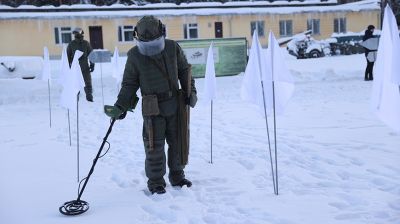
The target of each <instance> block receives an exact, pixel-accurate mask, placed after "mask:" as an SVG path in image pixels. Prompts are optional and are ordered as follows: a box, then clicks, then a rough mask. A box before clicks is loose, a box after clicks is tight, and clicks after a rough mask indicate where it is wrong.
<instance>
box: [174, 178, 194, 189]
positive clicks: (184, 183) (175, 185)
mask: <svg viewBox="0 0 400 224" xmlns="http://www.w3.org/2000/svg"><path fill="white" fill-rule="evenodd" d="M171 185H172V186H173V187H177V186H179V187H183V186H185V185H186V186H187V187H191V186H192V182H191V181H190V180H188V179H186V178H183V179H182V180H181V181H179V182H177V183H174V184H171Z"/></svg>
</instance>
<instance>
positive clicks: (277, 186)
mask: <svg viewBox="0 0 400 224" xmlns="http://www.w3.org/2000/svg"><path fill="white" fill-rule="evenodd" d="M272 69H273V66H272ZM272 104H273V108H274V141H275V142H274V143H275V144H274V145H275V183H276V195H278V194H279V185H278V149H277V147H278V146H277V143H276V115H275V82H274V73H273V70H272Z"/></svg>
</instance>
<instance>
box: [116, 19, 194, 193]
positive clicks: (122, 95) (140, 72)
mask: <svg viewBox="0 0 400 224" xmlns="http://www.w3.org/2000/svg"><path fill="white" fill-rule="evenodd" d="M134 32H135V38H136V43H137V45H136V46H135V47H133V48H131V49H130V50H129V51H128V58H127V61H126V65H125V71H124V76H123V81H122V86H121V90H120V92H119V94H118V99H117V101H116V103H115V104H114V105H115V106H114V107H113V109H111V110H110V111H109V113H111V114H113V116H111V117H113V118H116V119H123V118H124V117H125V114H126V111H127V110H129V109H130V108H131V102H132V101H133V100H134V98H135V97H136V92H137V90H138V89H139V88H140V91H141V95H142V115H143V134H142V135H143V143H144V148H145V152H146V160H145V172H146V176H147V178H148V181H147V187H148V189H149V191H150V192H151V193H152V194H154V193H156V194H163V193H165V192H166V191H165V187H166V183H165V180H164V175H165V173H166V162H167V164H168V168H169V175H168V178H169V182H170V183H171V185H172V186H178V187H183V186H187V187H190V186H191V185H192V182H191V181H189V180H188V179H186V178H185V173H184V170H183V169H184V168H185V165H186V164H185V163H184V162H182V158H183V157H185V155H183V154H182V153H181V152H182V151H181V150H180V149H181V148H180V142H179V133H180V131H179V130H181V129H179V125H178V124H179V122H180V121H181V117H180V115H178V114H179V111H180V110H179V108H180V107H181V105H182V101H181V100H178V99H180V98H178V94H179V93H181V90H183V92H184V96H188V97H187V98H186V100H185V102H184V104H187V105H189V106H191V107H194V106H195V105H196V102H197V95H196V93H197V92H196V87H195V81H194V79H193V78H192V77H191V65H190V64H189V63H188V62H187V59H186V57H185V54H184V52H183V50H182V49H181V47H180V46H179V45H178V43H177V42H175V41H173V40H169V39H165V26H164V24H162V23H161V21H160V20H159V19H157V18H155V17H153V16H144V17H143V18H141V19H140V20H139V21H138V23H137V25H136V27H135V31H134ZM179 84H180V86H181V88H182V89H179ZM178 89H179V90H178ZM185 106H186V105H185ZM165 142H167V144H168V152H167V155H168V159H166V155H165V152H164V145H165Z"/></svg>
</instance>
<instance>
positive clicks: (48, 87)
mask: <svg viewBox="0 0 400 224" xmlns="http://www.w3.org/2000/svg"><path fill="white" fill-rule="evenodd" d="M47 89H48V91H49V115H50V128H51V92H50V80H47Z"/></svg>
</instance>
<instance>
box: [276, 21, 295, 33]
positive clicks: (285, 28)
mask: <svg viewBox="0 0 400 224" xmlns="http://www.w3.org/2000/svg"><path fill="white" fill-rule="evenodd" d="M288 24H290V32H288V27H289V26H288ZM282 25H283V27H284V28H283V30H282ZM292 35H293V20H291V19H286V20H279V36H280V37H289V36H292Z"/></svg>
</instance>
